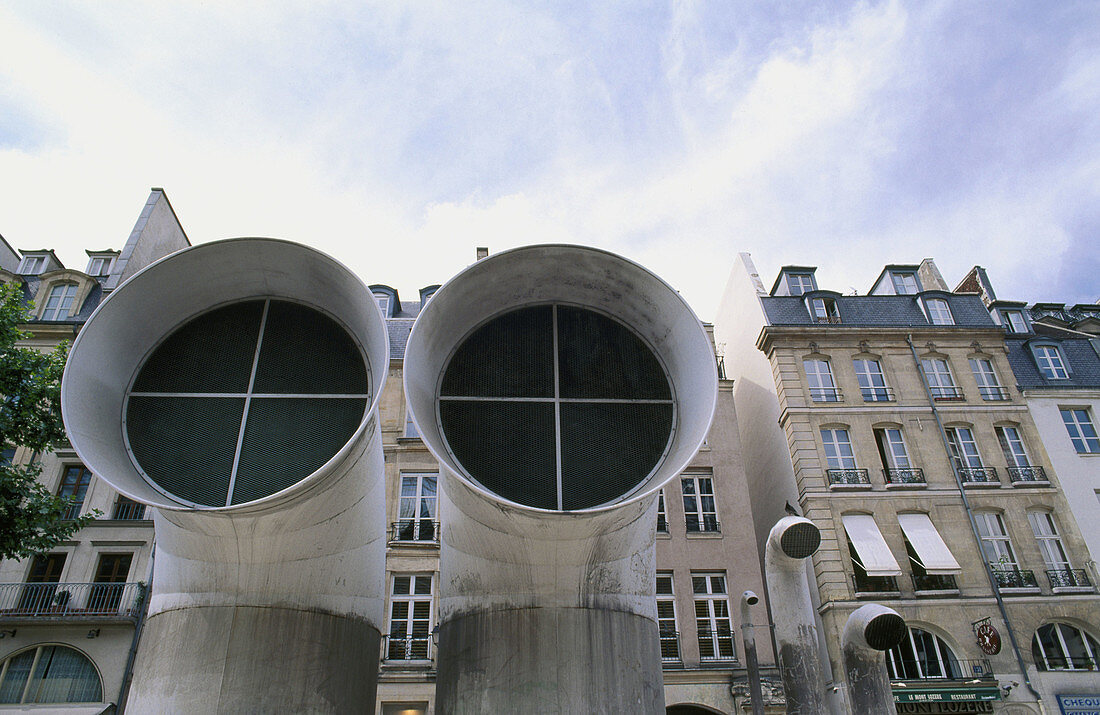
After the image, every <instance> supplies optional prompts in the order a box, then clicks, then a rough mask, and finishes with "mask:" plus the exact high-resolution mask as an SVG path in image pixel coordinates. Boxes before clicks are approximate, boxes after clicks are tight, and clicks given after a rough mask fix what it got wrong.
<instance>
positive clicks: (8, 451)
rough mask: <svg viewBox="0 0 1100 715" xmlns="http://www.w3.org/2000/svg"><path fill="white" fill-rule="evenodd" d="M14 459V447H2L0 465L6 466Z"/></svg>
mask: <svg viewBox="0 0 1100 715" xmlns="http://www.w3.org/2000/svg"><path fill="white" fill-rule="evenodd" d="M14 461H15V447H4V449H3V450H0V465H2V466H5V467H6V466H8V465H9V464H11V463H12V462H14Z"/></svg>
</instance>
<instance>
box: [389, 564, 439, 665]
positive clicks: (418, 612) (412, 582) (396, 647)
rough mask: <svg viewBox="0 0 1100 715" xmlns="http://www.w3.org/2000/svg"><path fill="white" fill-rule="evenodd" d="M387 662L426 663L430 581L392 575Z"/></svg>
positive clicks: (422, 576)
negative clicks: (407, 661)
mask: <svg viewBox="0 0 1100 715" xmlns="http://www.w3.org/2000/svg"><path fill="white" fill-rule="evenodd" d="M392 593H393V595H392V597H391V603H390V634H389V636H388V637H387V639H386V640H387V644H386V660H428V659H430V658H431V640H432V625H431V624H432V577H431V575H430V574H403V575H402V574H394V577H393V590H392Z"/></svg>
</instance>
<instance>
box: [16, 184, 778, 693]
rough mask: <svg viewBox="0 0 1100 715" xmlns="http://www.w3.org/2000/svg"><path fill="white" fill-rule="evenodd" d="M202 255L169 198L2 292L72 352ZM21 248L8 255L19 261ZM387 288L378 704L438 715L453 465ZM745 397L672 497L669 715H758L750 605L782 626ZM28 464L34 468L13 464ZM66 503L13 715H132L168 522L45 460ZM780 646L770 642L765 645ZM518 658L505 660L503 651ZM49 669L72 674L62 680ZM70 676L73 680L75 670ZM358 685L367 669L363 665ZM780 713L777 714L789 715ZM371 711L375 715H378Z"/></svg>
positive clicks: (74, 466) (727, 407)
mask: <svg viewBox="0 0 1100 715" xmlns="http://www.w3.org/2000/svg"><path fill="white" fill-rule="evenodd" d="M188 245H189V242H188V239H187V237H186V234H185V233H184V231H183V229H182V227H181V225H180V223H179V221H178V220H177V218H176V216H175V213H174V212H173V211H172V208H171V205H170V204H169V202H168V199H167V196H166V195H165V194H164V192H163V191H161V190H159V189H154V190H153V192H152V193H151V195H150V197H149V200H148V202H147V204H146V206H145V207H144V209H143V211H142V213H141V216H140V217H139V219H138V222H137V225H136V226H135V228H134V230H133V232H132V233H131V235H130V237H129V239H128V240H127V241H126V243H125V245H124V247H123V249H122V250H121V251H95V252H89V264H88V266H87V271H86V272H80V271H75V270H70V269H64V268H63V267H62V266H61V265H60V262H59V261H58V260H57V258H56V257H55V256H54V255H53V254H52V253H51V252H50V251H45V250H44V251H23V252H21V253H22V255H21V256H20V255H17V254H16V252H15V251H12V250H11V249H10V248H8V249H7V251H6V253H4V255H3V256H2V257H0V258H2V261H0V266H2V267H3V272H2V273H0V279H2V280H4V281H10V282H16V283H18V284H20V285H22V286H23V287H24V292H25V295H26V296H27V299H28V301H33V303H34V305H35V306H36V308H35V311H36V312H35V313H34V316H33V320H31V321H30V322H29V323H28V326H27V327H28V329H29V330H30V331H31V333H32V336H33V337H32V338H30V339H29V341H28V343H29V344H32V345H35V346H38V347H42V348H50V347H52V346H53V345H55V344H56V343H57V342H58V341H60V340H71V339H72V338H73V336H74V335H75V334H76V333H77V331H79V329H80V328H81V326H82V325H83V323H84V321H86V320H87V319H88V317H89V316H90V314H91V313H92V311H94V309H95V307H96V306H97V305H98V304H99V303H100V302H101V301H102V300H104V299H105V298H106V297H107V296H108V295H110V292H111V291H112V290H113V289H114V288H116V287H117V286H118V285H119V284H120V283H121V282H123V281H124V280H126V279H127V278H128V277H129V276H131V275H133V274H134V273H136V272H137V271H139V270H140V269H141V268H143V267H145V266H147V265H149V264H150V263H152V262H153V261H155V260H157V259H159V258H161V257H163V256H165V255H168V254H170V253H172V252H174V251H176V250H179V249H181V248H184V247H186V246H188ZM5 247H6V244H5ZM438 287H439V286H438V285H431V286H428V287H425V288H423V289H421V291H420V294H419V296H417V298H418V300H405V301H403V300H401V297H400V295H399V294H398V292H397V291H396V290H395V289H393V288H390V287H388V286H386V285H381V284H377V285H372V286H371V291H372V293H373V294H374V296H375V299H376V300H377V302H378V304H379V306H380V308H381V309H382V311H383V314H384V316H385V318H386V322H387V329H388V333H389V344H390V356H389V357H390V361H389V375H388V376H387V380H386V383H385V387H384V391H383V394H382V396H381V401H380V418H381V429H382V437H383V455H384V462H385V485H386V514H387V517H386V521H387V524H386V528H387V534H388V538H387V547H386V589H387V594H386V604H385V608H386V630H385V631H384V633H385V635H384V637H383V642H382V654H381V665H380V674H379V685H378V696H377V702H376V703H374V704H372V705H373V707H374V708H375V709H376V710H377V711H378V712H381V713H428V712H433V711H434V688H435V682H434V681H435V674H436V662H437V655H438V654H437V652H436V648H437V643H436V633H435V626H436V625H437V619H436V613H437V605H438V590H439V584H438V578H439V556H440V550H439V546H440V535H441V534H442V533H444V531H445V530H446V529H447V524H446V523H440V521H439V518H438V513H439V512H438V508H437V504H438V496H437V488H438V484H439V465H438V463H437V462H436V461H435V460H434V458H433V457H432V456H431V454H430V453H429V451H428V450H427V449H426V447H425V446H424V444H423V443H422V441H421V440H420V438H419V437H418V435H417V434H416V430H415V426H414V425H413V422H412V421H411V419H410V418H409V413H408V409H407V404H406V400H405V396H404V393H403V390H404V385H403V380H402V366H403V358H404V351H405V344H406V341H407V339H408V336H409V333H410V331H411V328H412V325H413V323H414V322H415V319H416V317H417V315H418V313H419V310H420V308H421V306H423V305H424V304H426V303H427V302H428V301H429V300H430V299H431V296H432V294H433V293H434V291H435V289H436V288H438ZM733 387H734V381H733V380H732V379H726V378H725V376H723V378H722V379H721V380H720V386H719V398H718V407H717V413H716V415H715V419H714V423H713V426H712V428H711V432H710V436H709V438H708V440H707V443H706V444H705V445H704V447H703V449H702V450H701V451H700V452H699V453H698V455H697V456H696V458H695V460H694V461H693V462H692V464H691V466H690V468H689V469H688V470H686V471H685V472H684V473H683V474H682V475H681V476H680V477H678V478H677V479H675V480H674V481H673V482H671V483H669V484H668V485H667V486H666V488H665V489H664V492H663V494H662V497H661V500H660V504H659V513H658V515H657V518H656V523H655V524H654V529H655V531H656V539H657V568H658V576H657V583H656V590H657V614H658V620H659V629H660V638H661V655H662V658H663V662H664V669H663V670H664V681H665V700H666V703H667V705H668V706H669V711H670V712H676V713H681V714H685V713H698V712H720V713H732V712H742V711H745V710H746V709H747V707H748V702H747V687H746V685H745V682H746V669H745V663H744V653H743V647H742V642H741V640H740V638H739V632H740V625H741V624H740V621H739V617H738V615H737V613H738V604H739V602H740V598H741V593H742V592H743V591H746V590H751V591H754V592H755V593H756V594H758V596H759V597H760V599H761V602H760V604H759V605H756V606H754V607H753V608H752V611H751V614H752V620H753V621H754V622H755V624H756V625H758V626H765V625H766V623H767V611H766V598H765V595H766V594H765V590H764V583H763V577H762V570H761V566H760V561H759V559H758V558H757V553H756V549H755V540H754V536H753V534H754V533H755V532H756V531H758V530H759V529H760V528H763V529H767V528H770V526H771V523H770V522H769V523H767V524H763V525H760V524H757V523H755V522H754V515H753V514H752V513H751V512H750V511H749V510H747V509H746V508H745V505H746V504H748V503H749V494H748V482H747V480H746V477H745V467H744V465H743V463H742V461H741V445H740V430H739V428H738V422H737V417H736V415H735V412H734V396H733ZM6 456H7V457H8V458H11V459H14V460H28V459H31V458H32V455H28V454H22V453H20V452H13V453H7V454H6ZM42 461H43V479H44V480H46V482H47V486H48V487H49V488H50V489H51V490H52V491H54V492H55V493H60V494H66V495H73V496H77V497H80V498H82V501H81V504H80V507H79V509H80V513H87V512H88V511H90V510H94V509H99V510H100V512H101V516H100V517H99V518H97V519H96V521H95V522H94V523H93V524H92V525H91V526H89V527H87V528H85V529H83V530H82V531H80V532H79V533H78V534H76V535H74V537H73V538H72V539H71V540H69V541H66V542H64V543H62V544H60V545H59V546H58V547H57V548H56V549H54V550H52V551H51V552H50V553H48V554H43V555H41V556H39V557H35V558H33V559H28V560H24V561H6V562H3V563H0V711H3V710H7V709H12V710H22V709H24V708H26V709H31V710H35V711H43V712H46V711H50V710H51V708H52V707H60V706H58V705H57V704H58V703H61V702H66V701H68V702H70V703H73V704H69V705H65V706H64V711H65V712H69V713H71V712H88V713H100V712H112V711H114V709H115V707H116V704H117V703H119V702H123V701H124V700H125V689H126V686H127V683H128V681H129V680H130V677H131V673H130V668H131V666H132V662H133V652H134V649H135V648H136V645H137V642H138V639H139V638H140V636H141V623H142V613H143V608H144V606H145V599H144V597H145V594H146V592H147V588H148V583H149V579H150V574H151V571H152V562H153V560H154V558H155V549H154V546H153V545H154V533H153V522H152V520H151V519H150V518H149V517H150V514H149V513H148V512H147V508H146V507H144V506H143V505H141V504H137V503H135V502H132V501H130V500H128V499H126V498H125V497H123V496H121V495H119V494H118V493H117V492H116V491H114V490H113V489H112V488H111V487H110V486H108V484H107V483H106V482H105V481H103V480H101V479H99V478H98V476H97V475H94V474H91V472H89V471H88V470H87V469H86V468H84V466H83V465H82V464H80V462H79V459H78V458H77V456H76V454H75V452H73V451H71V450H66V449H62V450H59V451H57V452H56V453H54V454H51V455H47V456H45V457H43V458H42ZM766 632H767V630H766V628H763V629H760V630H759V631H758V633H761V634H762V633H766ZM759 643H760V645H759V656H760V660H761V667H762V670H763V672H764V675H765V677H766V678H767V679H769V680H771V681H773V682H774V681H777V680H778V677H777V674H776V671H775V667H774V663H775V659H774V654H773V652H772V649H771V648H770V647H769V646H768V645H767V644H768V639H767V638H766V637H763V636H760V637H759ZM503 645H504V644H502V647H503ZM51 663H57V664H59V665H58V666H57V667H54V669H53V670H50V668H51V667H52V666H51ZM61 664H63V667H62V665H61ZM348 667H350V668H354V667H355V664H354V663H351V664H349V666H348ZM781 704H782V700H781V699H775V700H774V701H773V702H771V705H770V708H769V712H776V711H778V710H776V708H779V707H781ZM364 709H367V710H369V709H370V705H367V704H365V707H364Z"/></svg>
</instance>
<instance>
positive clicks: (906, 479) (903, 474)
mask: <svg viewBox="0 0 1100 715" xmlns="http://www.w3.org/2000/svg"><path fill="white" fill-rule="evenodd" d="M882 477H883V479H885V480H886V486H887V487H892V486H893V487H912V486H921V487H923V486H925V481H924V470H923V469H921V468H920V467H888V468H886V469H883V470H882Z"/></svg>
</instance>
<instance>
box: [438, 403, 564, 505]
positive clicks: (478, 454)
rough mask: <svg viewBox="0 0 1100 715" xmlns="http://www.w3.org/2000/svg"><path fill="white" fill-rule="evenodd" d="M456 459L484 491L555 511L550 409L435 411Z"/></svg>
mask: <svg viewBox="0 0 1100 715" xmlns="http://www.w3.org/2000/svg"><path fill="white" fill-rule="evenodd" d="M439 416H440V421H441V423H442V426H443V431H444V433H445V434H446V435H447V442H448V444H450V446H451V451H452V452H454V455H455V458H456V459H458V461H459V462H460V463H461V464H462V465H463V466H464V467H466V469H467V471H469V472H470V474H471V475H476V479H477V481H478V482H480V483H481V485H482V486H484V487H485V488H486V489H488V490H490V491H492V492H494V493H496V494H499V495H500V496H502V497H504V498H505V499H510V500H512V501H515V502H518V503H520V504H526V505H528V506H533V507H536V508H539V509H557V507H558V497H557V470H556V467H555V462H554V405H553V404H551V403H547V402H496V401H493V402H460V401H449V400H448V401H445V402H442V403H440V405H439Z"/></svg>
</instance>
